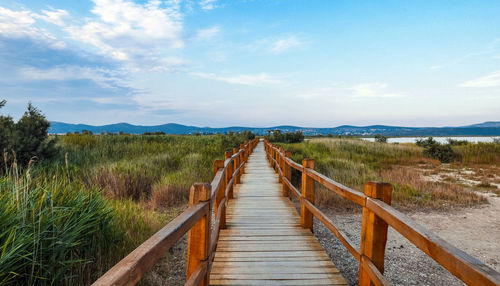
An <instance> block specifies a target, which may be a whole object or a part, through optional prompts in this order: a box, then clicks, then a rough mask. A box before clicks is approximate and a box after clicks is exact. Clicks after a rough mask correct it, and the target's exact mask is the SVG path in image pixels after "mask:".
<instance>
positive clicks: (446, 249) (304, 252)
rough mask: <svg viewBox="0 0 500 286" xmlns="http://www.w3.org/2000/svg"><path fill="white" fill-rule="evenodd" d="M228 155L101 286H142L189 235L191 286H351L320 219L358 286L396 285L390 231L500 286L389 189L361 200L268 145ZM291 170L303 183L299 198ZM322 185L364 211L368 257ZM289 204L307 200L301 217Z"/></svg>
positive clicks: (467, 276)
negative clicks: (316, 225) (388, 274)
mask: <svg viewBox="0 0 500 286" xmlns="http://www.w3.org/2000/svg"><path fill="white" fill-rule="evenodd" d="M249 155H250V156H249ZM224 156H225V160H215V161H214V178H213V179H212V182H211V183H196V184H193V185H192V186H191V189H190V193H189V207H188V208H187V209H186V210H184V212H182V213H181V214H180V215H179V216H177V217H176V218H175V219H174V220H172V221H171V222H170V223H169V224H167V225H166V226H164V227H163V228H162V229H160V230H159V231H158V232H156V233H155V234H154V235H153V236H151V237H150V238H149V239H148V240H146V241H145V242H143V243H142V244H141V245H140V246H139V247H137V248H136V249H135V250H134V251H132V252H131V253H130V254H129V255H127V256H126V257H125V258H123V259H122V260H121V261H120V262H118V263H117V264H116V265H114V266H113V267H112V268H111V269H109V270H108V271H107V272H106V273H105V274H104V275H103V276H101V277H100V278H99V279H98V280H97V281H95V282H94V284H92V285H93V286H111V285H113V286H122V285H123V286H124V285H135V284H136V283H137V282H139V280H140V279H141V278H142V277H143V276H144V275H145V274H146V272H147V271H148V270H150V269H151V268H152V267H153V266H154V264H155V263H157V262H158V261H159V260H160V259H161V258H163V257H165V253H166V252H167V251H168V249H170V248H171V247H172V246H173V245H175V243H177V242H178V241H179V240H180V239H181V238H182V237H183V236H184V235H185V234H187V233H189V235H188V250H187V261H186V277H187V281H186V284H185V285H186V286H206V285H209V284H211V285H346V282H345V280H344V278H343V277H342V275H341V274H340V273H339V271H338V270H337V269H336V268H335V266H334V265H333V263H332V262H331V261H330V258H329V257H328V256H327V255H326V253H325V251H324V249H323V248H322V247H321V245H320V244H319V243H318V241H317V240H316V239H315V237H314V236H313V234H312V233H311V231H310V230H311V229H313V218H315V219H316V220H317V221H318V222H321V223H322V224H323V225H324V226H325V227H326V228H327V229H328V230H330V231H331V232H332V234H334V235H335V236H336V237H337V238H338V239H339V241H340V242H341V243H342V244H343V245H344V246H345V247H346V249H347V251H349V253H350V254H351V255H352V256H353V258H354V259H356V260H357V261H358V263H359V285H362V286H370V285H384V286H388V285H390V284H389V283H388V282H387V280H386V279H385V277H384V275H383V274H384V260H385V245H386V241H387V229H388V227H389V226H391V227H392V228H393V229H394V230H395V231H397V232H399V233H400V234H401V235H402V236H404V237H405V238H407V239H408V241H410V242H411V243H413V244H414V245H415V246H416V247H418V248H419V249H420V250H422V251H423V252H424V253H425V254H427V255H428V256H429V257H431V258H432V259H434V260H435V261H436V262H438V263H439V264H440V265H442V266H443V267H444V268H446V269H447V270H448V271H450V273H452V274H453V275H455V276H456V277H457V278H459V279H460V280H462V281H463V282H465V283H466V284H468V285H478V286H479V285H481V286H483V285H488V286H500V273H498V272H497V271H495V270H494V269H492V268H491V267H488V266H487V265H485V264H483V263H482V262H481V261H479V260H477V259H475V258H474V257H472V256H470V255H468V254H467V253H465V252H463V251H462V250H460V249H458V248H456V247H454V246H453V245H451V244H449V243H447V242H446V241H444V240H443V239H442V238H440V237H438V236H437V235H435V234H433V233H432V232H430V231H428V230H427V229H425V228H424V227H422V226H421V225H419V224H418V223H416V222H415V221H413V220H411V218H409V217H408V216H406V215H405V214H403V213H401V212H399V211H398V210H396V209H394V208H393V207H391V206H390V204H391V194H392V186H391V185H390V184H388V183H384V182H366V184H365V188H364V193H361V192H359V191H356V190H353V189H351V188H349V187H346V186H343V185H342V184H340V183H338V182H335V181H333V180H332V179H330V178H328V177H327V176H325V175H323V174H321V173H319V172H317V171H315V170H314V167H315V162H314V159H310V158H305V159H304V160H303V161H302V164H299V163H297V162H294V161H293V160H292V159H290V156H291V154H290V152H286V151H285V150H284V149H283V148H282V147H279V146H276V145H274V144H272V143H270V142H269V141H267V140H266V139H264V143H262V142H259V141H258V139H252V140H249V141H247V142H246V143H245V144H241V145H240V148H239V149H238V148H234V149H233V152H225V154H224ZM271 166H273V167H271ZM292 169H294V170H295V171H298V172H300V173H301V174H302V176H301V178H302V182H301V186H302V188H301V190H300V191H299V190H298V189H297V188H296V187H295V186H294V185H293V184H292V183H291V179H292V174H291V171H292ZM240 176H241V177H240ZM280 181H282V182H283V183H285V185H286V188H283V185H282V184H281V183H280ZM315 184H319V185H321V186H322V187H323V188H325V189H327V190H329V191H331V192H333V193H335V194H337V195H338V196H340V197H342V198H344V199H346V200H349V201H351V202H353V203H355V204H357V205H359V206H361V207H362V208H363V216H362V221H361V239H360V247H359V248H358V247H356V245H354V244H353V243H352V242H351V241H350V239H349V238H348V237H346V236H345V234H344V233H342V232H341V231H340V230H338V229H337V227H336V226H335V225H334V223H333V222H332V221H331V220H330V219H329V218H328V216H326V215H325V214H324V213H322V212H321V210H320V209H318V208H317V207H316V206H315V205H314V191H315ZM232 188H234V192H232V191H231V189H232ZM233 194H234V197H233ZM288 196H295V197H296V198H297V199H299V200H300V204H301V216H300V217H299V214H298V213H297V211H296V210H295V208H294V206H293V205H292V203H291V202H290V200H289V198H288ZM226 202H227V204H226ZM214 214H215V216H213V215H214ZM213 218H215V220H214V221H211V220H212V219H213ZM224 226H225V227H224Z"/></svg>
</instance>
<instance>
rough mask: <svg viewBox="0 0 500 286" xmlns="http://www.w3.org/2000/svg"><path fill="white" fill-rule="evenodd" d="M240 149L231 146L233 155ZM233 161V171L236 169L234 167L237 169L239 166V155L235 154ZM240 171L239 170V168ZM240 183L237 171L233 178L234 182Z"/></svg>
mask: <svg viewBox="0 0 500 286" xmlns="http://www.w3.org/2000/svg"><path fill="white" fill-rule="evenodd" d="M239 151H240V150H239V149H238V148H233V155H235V154H237V153H238V152H239ZM233 162H234V165H233V166H234V171H236V169H238V167H239V166H240V156H236V157H235V158H234V160H233ZM240 171H241V170H240ZM239 183H240V174H239V173H238V174H237V175H236V178H234V184H239Z"/></svg>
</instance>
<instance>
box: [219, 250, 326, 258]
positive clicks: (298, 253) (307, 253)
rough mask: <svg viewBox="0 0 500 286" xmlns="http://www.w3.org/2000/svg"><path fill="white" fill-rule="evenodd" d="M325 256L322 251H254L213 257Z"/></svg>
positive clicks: (221, 254) (222, 253)
mask: <svg viewBox="0 0 500 286" xmlns="http://www.w3.org/2000/svg"><path fill="white" fill-rule="evenodd" d="M323 254H325V252H324V251H320V250H311V251H291V252H266V251H254V252H241V251H233V252H222V251H217V252H216V253H215V257H316V256H318V255H323Z"/></svg>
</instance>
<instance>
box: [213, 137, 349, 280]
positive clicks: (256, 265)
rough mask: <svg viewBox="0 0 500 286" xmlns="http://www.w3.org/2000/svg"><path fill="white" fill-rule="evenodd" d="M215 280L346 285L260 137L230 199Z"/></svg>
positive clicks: (214, 264) (215, 270)
mask: <svg viewBox="0 0 500 286" xmlns="http://www.w3.org/2000/svg"><path fill="white" fill-rule="evenodd" d="M226 219H227V228H226V229H221V232H220V236H219V243H218V246H217V251H216V254H215V259H214V263H213V267H212V271H211V274H210V284H211V285H347V284H346V282H345V280H344V278H343V277H342V275H341V274H340V273H339V271H338V270H337V268H335V266H334V265H333V263H332V262H331V261H330V258H329V257H328V255H327V254H326V252H325V251H324V249H323V248H322V246H321V245H320V244H319V242H318V241H317V240H316V238H315V237H314V235H313V234H312V232H311V231H310V230H309V229H304V228H302V227H301V226H300V217H299V215H298V213H297V211H296V209H295V208H294V206H293V205H292V203H291V202H290V200H289V199H288V198H287V197H283V196H282V185H281V184H280V183H279V181H278V175H277V174H276V173H275V172H274V170H273V169H272V168H271V167H270V165H269V161H268V160H267V159H266V154H265V150H264V144H263V143H262V142H260V143H259V144H258V145H257V147H256V148H255V151H254V152H253V153H252V155H251V156H250V157H249V160H248V162H247V165H246V167H245V174H244V175H242V176H241V184H238V185H235V187H234V199H231V200H230V201H229V203H228V207H227V213H226Z"/></svg>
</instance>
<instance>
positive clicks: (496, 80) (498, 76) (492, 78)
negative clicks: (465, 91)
mask: <svg viewBox="0 0 500 286" xmlns="http://www.w3.org/2000/svg"><path fill="white" fill-rule="evenodd" d="M460 86H462V87H479V88H483V87H496V86H500V71H496V72H493V73H491V74H489V75H486V76H483V77H480V78H476V79H473V80H469V81H466V82H464V83H462V84H461V85H460Z"/></svg>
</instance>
